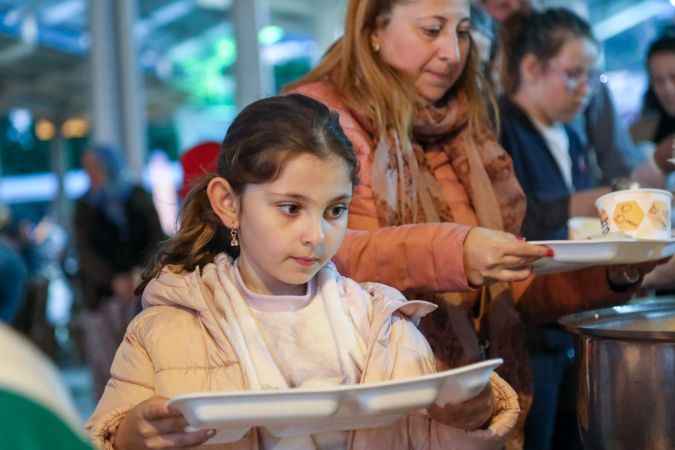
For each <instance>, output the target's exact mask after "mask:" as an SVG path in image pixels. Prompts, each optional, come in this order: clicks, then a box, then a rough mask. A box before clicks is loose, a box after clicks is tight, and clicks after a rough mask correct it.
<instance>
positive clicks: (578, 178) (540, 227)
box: [499, 97, 593, 240]
mask: <svg viewBox="0 0 675 450" xmlns="http://www.w3.org/2000/svg"><path fill="white" fill-rule="evenodd" d="M499 108H500V117H501V124H500V126H501V135H500V142H501V144H502V146H503V147H504V148H505V149H506V151H507V152H508V153H509V154H510V155H511V158H512V159H513V167H514V169H515V172H516V176H517V177H518V181H519V182H520V185H521V186H522V188H523V191H524V192H525V195H526V196H527V212H526V214H525V221H524V222H523V228H522V233H523V236H524V237H526V238H527V239H529V240H554V239H555V240H557V239H567V220H568V219H569V203H570V196H571V194H572V193H571V192H570V191H569V189H568V187H567V185H566V184H565V180H564V178H563V175H562V173H561V172H560V168H559V167H558V164H557V163H556V160H555V159H554V157H553V155H552V154H551V152H550V150H549V148H548V145H547V144H546V141H545V139H544V137H543V136H542V135H541V133H540V132H539V130H538V129H537V128H536V127H535V125H534V124H533V123H532V121H531V120H530V118H529V117H528V116H527V114H526V113H525V112H524V111H523V110H522V109H520V107H519V106H518V105H516V104H515V103H513V102H512V101H510V100H509V99H507V98H506V97H503V98H501V99H500V101H499ZM565 131H566V132H567V136H568V138H569V152H570V156H571V160H572V184H573V185H574V188H575V190H576V191H582V190H584V189H590V188H591V187H592V186H593V177H592V174H591V170H590V163H589V156H588V152H587V150H586V148H585V147H584V146H583V145H582V144H581V141H580V139H579V137H578V136H577V134H576V133H575V132H574V131H573V130H572V128H571V127H569V126H567V125H565Z"/></svg>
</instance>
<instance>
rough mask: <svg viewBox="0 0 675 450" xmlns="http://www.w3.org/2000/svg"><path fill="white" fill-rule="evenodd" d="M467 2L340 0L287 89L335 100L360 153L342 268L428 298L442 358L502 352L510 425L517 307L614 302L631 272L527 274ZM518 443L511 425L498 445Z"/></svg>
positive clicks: (559, 309)
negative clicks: (342, 12)
mask: <svg viewBox="0 0 675 450" xmlns="http://www.w3.org/2000/svg"><path fill="white" fill-rule="evenodd" d="M469 6H470V2H469V0H415V1H403V0H390V1H376V0H350V1H349V2H348V6H347V15H346V20H345V32H344V35H343V36H342V37H341V38H340V39H339V40H338V41H336V42H335V43H334V44H333V46H332V47H331V48H330V49H329V50H328V52H327V53H326V54H325V55H324V58H323V60H322V61H321V63H320V64H319V65H318V67H316V68H315V69H314V70H313V71H312V72H311V73H309V74H308V75H307V76H305V77H304V78H303V79H301V80H300V81H298V82H296V83H294V84H293V85H291V86H289V87H288V88H287V91H288V92H298V93H302V94H305V95H308V96H311V97H314V98H316V99H318V100H320V101H322V102H323V103H325V104H326V105H327V106H329V107H330V108H331V109H333V110H335V111H337V112H338V113H339V114H340V123H341V125H342V127H343V129H344V130H345V132H346V135H347V137H348V138H349V139H350V140H351V142H352V144H353V146H354V148H355V150H356V153H357V156H358V158H359V163H360V180H361V182H360V184H359V185H358V186H357V187H356V188H355V189H354V197H353V201H352V206H351V210H350V216H349V227H350V228H351V229H356V230H362V232H361V233H351V234H348V235H347V238H346V240H345V243H344V244H343V247H342V248H341V250H340V251H339V252H338V254H337V256H336V263H337V265H338V268H339V269H340V271H341V272H343V273H345V274H348V275H349V276H350V277H352V278H354V279H357V280H375V281H380V282H384V283H387V284H390V285H393V286H395V287H397V288H398V289H400V290H403V291H406V293H407V294H408V295H409V296H413V297H417V298H419V297H422V298H425V299H431V300H434V301H435V302H436V303H437V304H439V306H440V307H441V308H440V309H441V311H440V312H436V313H435V314H433V315H431V316H430V317H429V318H427V319H426V320H425V321H424V322H423V324H422V327H423V331H424V333H425V336H426V337H427V339H428V340H429V341H430V343H431V345H432V348H433V349H434V352H435V354H436V357H437V359H439V362H440V363H441V364H442V365H446V366H450V367H452V366H456V365H460V364H463V363H467V362H471V361H474V360H476V359H479V358H480V357H482V356H483V355H484V354H485V353H487V354H488V355H494V356H500V357H503V358H504V359H505V364H504V366H502V368H501V374H502V375H503V376H504V377H505V378H506V380H507V381H508V382H509V383H510V384H511V385H512V386H513V387H514V388H515V389H516V390H517V391H518V392H519V401H520V404H521V410H522V415H521V418H520V423H521V425H522V423H523V422H524V419H525V417H526V414H527V411H528V409H529V406H530V404H531V374H530V369H529V365H528V362H527V352H526V350H525V347H524V339H523V327H522V323H521V320H526V321H534V322H546V321H551V320H555V319H556V318H557V317H559V316H560V315H562V314H566V313H571V312H574V311H578V310H581V309H587V308H593V307H600V306H605V305H608V304H614V303H620V302H624V301H626V300H627V299H628V298H629V296H630V294H631V290H632V288H634V287H636V286H637V285H638V283H636V280H633V279H629V278H628V277H626V276H624V275H625V273H626V270H625V268H604V267H599V268H593V269H586V270H584V271H579V272H573V273H565V274H555V275H548V276H542V277H536V278H535V277H532V276H531V272H530V265H529V263H530V262H531V259H530V258H531V257H533V256H541V255H535V254H534V251H533V250H532V249H533V246H528V245H526V244H525V243H522V242H519V241H518V240H517V238H516V237H515V235H517V234H518V233H519V232H520V226H521V223H522V220H523V216H524V213H525V208H526V202H525V197H524V195H523V192H522V190H521V188H520V186H519V184H518V182H517V180H516V178H515V176H514V172H513V167H512V164H511V159H510V158H509V156H508V155H507V154H506V152H505V151H504V150H503V149H502V148H501V147H500V146H499V145H498V144H497V142H496V140H495V133H494V132H495V130H494V127H492V126H491V124H492V123H493V122H494V120H493V119H494V118H495V115H494V114H493V111H494V108H491V107H493V106H494V102H493V101H487V99H490V98H492V97H491V96H489V95H486V92H485V89H486V88H487V83H485V82H484V80H483V79H481V76H480V72H479V70H478V55H477V49H476V48H475V46H474V45H473V42H472V39H471V35H470V33H469V32H470V29H471V21H470V15H469V14H470V13H469ZM528 252H529V253H528ZM401 255H404V256H405V257H404V258H403V257H401ZM650 268H651V267H648V266H639V267H637V268H636V269H638V270H641V271H644V270H647V269H650ZM486 281H487V282H486ZM472 288H473V289H472ZM542 299H546V300H545V301H544V300H542ZM450 336H452V337H454V338H455V339H449V337H450ZM447 343H451V344H450V345H448V344H447ZM521 447H522V435H521V434H520V433H516V435H515V436H514V437H513V439H512V441H511V442H510V444H509V448H521Z"/></svg>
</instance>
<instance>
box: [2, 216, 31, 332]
mask: <svg viewBox="0 0 675 450" xmlns="http://www.w3.org/2000/svg"><path fill="white" fill-rule="evenodd" d="M10 221H11V215H10V212H9V209H8V208H7V207H6V206H4V205H2V204H0V321H2V322H5V323H11V322H13V321H14V318H15V317H16V315H17V312H18V311H19V309H20V308H21V305H22V303H23V301H24V294H25V289H26V282H27V279H28V269H27V268H26V264H25V263H24V261H23V259H22V258H21V255H20V254H19V248H18V243H17V242H15V241H14V240H13V239H12V238H11V237H10V235H9V234H8V233H7V228H8V227H9V224H10Z"/></svg>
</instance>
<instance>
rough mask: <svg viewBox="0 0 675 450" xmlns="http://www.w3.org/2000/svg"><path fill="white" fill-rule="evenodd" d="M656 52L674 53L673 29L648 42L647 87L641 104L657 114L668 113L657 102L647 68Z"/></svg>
mask: <svg viewBox="0 0 675 450" xmlns="http://www.w3.org/2000/svg"><path fill="white" fill-rule="evenodd" d="M657 53H673V54H675V29H672V28H669V29H667V30H666V31H665V32H664V33H663V34H662V35H661V36H659V37H658V38H656V40H655V41H654V42H652V43H651V44H649V49H648V50H647V60H646V64H647V73H648V74H649V78H650V81H649V87H648V88H647V91H646V92H645V97H644V102H643V105H642V109H643V111H645V112H647V111H655V112H657V113H659V115H662V116H663V115H668V113H666V110H665V109H664V108H663V106H662V105H661V102H659V99H658V98H657V97H656V92H654V86H653V84H652V81H651V70H650V69H649V63H650V61H651V59H652V57H653V56H654V55H656V54H657Z"/></svg>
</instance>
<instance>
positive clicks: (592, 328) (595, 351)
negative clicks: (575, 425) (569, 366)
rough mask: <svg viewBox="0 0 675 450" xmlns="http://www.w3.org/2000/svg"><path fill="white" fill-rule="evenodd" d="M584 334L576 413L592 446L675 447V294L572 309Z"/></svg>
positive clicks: (572, 321) (568, 324) (574, 323)
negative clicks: (648, 299) (645, 300)
mask: <svg viewBox="0 0 675 450" xmlns="http://www.w3.org/2000/svg"><path fill="white" fill-rule="evenodd" d="M560 324H561V325H562V326H563V327H564V328H565V329H567V330H568V331H570V332H572V333H575V334H576V335H577V336H578V339H577V343H578V353H577V355H578V373H577V375H578V391H577V418H578V422H579V429H580V431H581V436H582V439H583V442H584V446H585V447H586V448H587V449H588V450H674V449H675V300H673V299H669V300H666V301H648V302H640V303H635V304H630V305H625V306H617V307H614V308H607V309H600V310H595V311H587V312H583V313H579V314H573V315H570V316H566V317H564V318H562V319H561V320H560Z"/></svg>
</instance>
